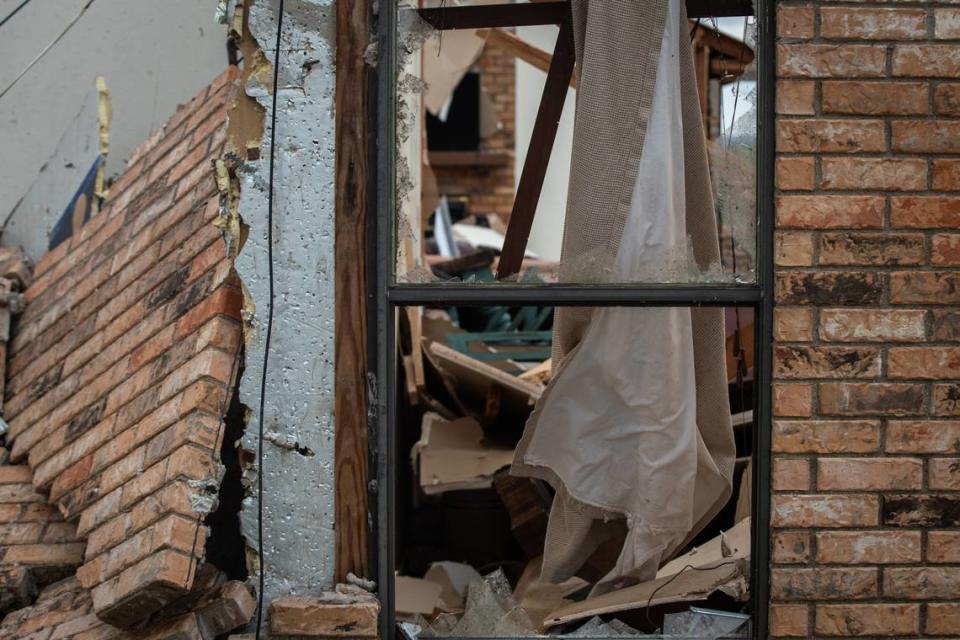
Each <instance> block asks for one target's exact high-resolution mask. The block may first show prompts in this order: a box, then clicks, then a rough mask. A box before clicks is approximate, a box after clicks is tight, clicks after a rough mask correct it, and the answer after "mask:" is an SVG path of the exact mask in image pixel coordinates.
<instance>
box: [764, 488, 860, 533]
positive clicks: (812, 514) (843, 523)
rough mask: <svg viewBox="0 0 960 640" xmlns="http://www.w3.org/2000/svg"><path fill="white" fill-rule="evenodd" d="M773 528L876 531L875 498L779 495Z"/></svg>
mask: <svg viewBox="0 0 960 640" xmlns="http://www.w3.org/2000/svg"><path fill="white" fill-rule="evenodd" d="M771 524H772V525H773V526H774V527H780V528H790V527H796V528H807V527H874V526H877V524H879V501H878V499H877V496H875V495H854V494H845V495H837V494H810V495H793V494H776V495H774V497H773V515H772V521H771Z"/></svg>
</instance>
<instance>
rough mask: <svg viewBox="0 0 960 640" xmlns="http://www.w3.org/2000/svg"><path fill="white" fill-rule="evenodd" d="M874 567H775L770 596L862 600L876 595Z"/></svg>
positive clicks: (785, 598) (791, 598) (800, 598)
mask: <svg viewBox="0 0 960 640" xmlns="http://www.w3.org/2000/svg"><path fill="white" fill-rule="evenodd" d="M878 578H879V576H878V572H877V569H875V568H852V567H851V568H846V567H845V568H842V569H840V568H827V567H823V568H816V569H808V568H803V569H780V568H774V569H773V570H772V571H771V576H770V596H771V597H772V598H773V599H774V600H862V599H867V598H873V597H875V596H876V595H877V594H878V592H879V589H878V583H879V579H878Z"/></svg>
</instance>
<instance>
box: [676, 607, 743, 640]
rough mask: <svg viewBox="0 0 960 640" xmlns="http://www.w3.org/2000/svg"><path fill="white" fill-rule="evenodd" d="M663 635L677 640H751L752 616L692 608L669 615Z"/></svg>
mask: <svg viewBox="0 0 960 640" xmlns="http://www.w3.org/2000/svg"><path fill="white" fill-rule="evenodd" d="M663 635H664V636H667V637H669V636H674V637H677V638H696V639H700V638H703V639H705V640H713V639H715V638H749V637H751V633H750V616H748V615H745V614H742V613H732V612H729V611H715V610H712V609H702V608H699V607H690V610H689V611H683V612H681V613H669V614H667V615H666V616H664V619H663Z"/></svg>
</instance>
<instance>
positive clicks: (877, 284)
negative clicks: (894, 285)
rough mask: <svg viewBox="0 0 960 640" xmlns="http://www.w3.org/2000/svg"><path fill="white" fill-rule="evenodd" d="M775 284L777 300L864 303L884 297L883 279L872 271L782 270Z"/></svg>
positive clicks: (778, 301) (807, 302)
mask: <svg viewBox="0 0 960 640" xmlns="http://www.w3.org/2000/svg"><path fill="white" fill-rule="evenodd" d="M774 288H775V297H776V301H777V303H779V304H794V305H817V306H826V305H864V304H875V303H878V302H880V301H881V299H882V297H883V280H882V279H881V278H880V276H879V274H877V273H871V272H853V271H782V272H780V273H778V274H777V276H776V282H775V284H774Z"/></svg>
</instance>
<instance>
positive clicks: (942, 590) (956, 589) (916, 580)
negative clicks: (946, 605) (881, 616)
mask: <svg viewBox="0 0 960 640" xmlns="http://www.w3.org/2000/svg"><path fill="white" fill-rule="evenodd" d="M883 593H884V595H885V596H887V597H890V598H902V599H904V600H926V599H931V600H946V599H957V598H960V567H891V568H887V569H885V570H884V572H883Z"/></svg>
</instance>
